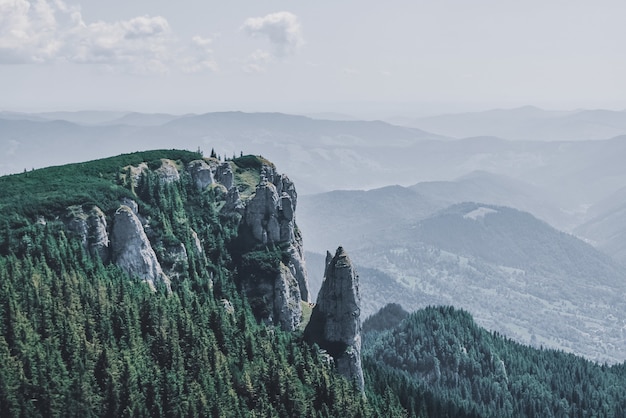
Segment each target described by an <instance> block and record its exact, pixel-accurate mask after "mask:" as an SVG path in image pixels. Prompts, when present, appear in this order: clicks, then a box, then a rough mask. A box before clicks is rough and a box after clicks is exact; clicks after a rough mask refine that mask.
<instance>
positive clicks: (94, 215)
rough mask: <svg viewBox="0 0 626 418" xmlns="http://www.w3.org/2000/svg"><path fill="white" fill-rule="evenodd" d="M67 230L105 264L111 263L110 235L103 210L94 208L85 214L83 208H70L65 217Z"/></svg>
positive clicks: (78, 206)
mask: <svg viewBox="0 0 626 418" xmlns="http://www.w3.org/2000/svg"><path fill="white" fill-rule="evenodd" d="M65 225H66V227H67V229H68V230H69V231H70V232H71V233H74V234H76V235H78V237H79V238H80V240H81V243H82V245H83V247H84V248H85V250H87V251H88V252H89V253H90V254H91V255H92V256H98V257H100V259H101V260H102V261H103V262H105V263H106V262H107V261H109V234H108V232H107V221H106V217H105V216H104V213H103V212H102V210H100V208H99V207H97V206H93V207H92V208H91V209H90V210H89V211H87V212H85V211H84V210H83V208H82V206H80V205H77V206H70V207H69V208H67V214H66V216H65Z"/></svg>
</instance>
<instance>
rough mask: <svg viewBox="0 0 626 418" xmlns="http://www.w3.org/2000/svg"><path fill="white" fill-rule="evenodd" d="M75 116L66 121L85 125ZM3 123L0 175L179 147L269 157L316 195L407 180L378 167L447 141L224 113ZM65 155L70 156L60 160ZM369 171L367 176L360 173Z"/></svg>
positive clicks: (408, 131)
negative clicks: (425, 144)
mask: <svg viewBox="0 0 626 418" xmlns="http://www.w3.org/2000/svg"><path fill="white" fill-rule="evenodd" d="M74 116H76V115H74V114H71V115H69V117H68V119H71V120H72V121H77V119H80V118H76V117H74ZM120 117H121V119H120ZM168 119H171V120H169V121H168ZM0 122H1V123H0V144H1V145H3V149H5V150H9V151H10V152H5V153H4V155H2V154H0V169H1V170H2V171H0V173H2V172H3V173H6V174H9V173H16V172H21V171H22V170H23V169H25V168H26V169H31V168H40V167H44V166H47V165H51V164H52V165H58V164H66V163H72V162H79V161H84V160H85V159H90V158H97V156H101V155H107V154H108V155H111V154H115V153H123V152H133V151H136V150H138V149H146V148H155V147H156V148H158V147H162V148H168V147H170V146H171V143H172V141H176V144H177V145H178V146H179V147H186V148H188V149H198V148H203V147H206V148H207V151H208V150H209V149H216V150H217V151H218V154H220V156H222V157H231V156H236V155H240V154H241V151H242V150H243V149H247V150H250V151H251V152H253V153H256V154H259V155H261V154H266V155H272V156H273V157H272V158H273V160H274V161H276V162H277V163H278V164H280V165H281V166H283V167H286V168H287V169H288V170H289V171H290V172H292V173H294V174H292V176H294V178H296V179H297V180H298V183H299V184H300V185H301V186H300V188H301V189H308V190H312V191H320V190H330V189H333V188H341V187H345V186H346V185H347V184H351V183H353V182H354V180H355V179H359V181H360V182H365V183H381V184H385V183H387V184H388V183H389V182H390V181H389V179H391V178H393V177H394V176H395V175H396V173H397V172H401V173H402V172H410V167H405V168H403V169H399V170H398V169H397V168H394V169H393V170H392V169H391V167H385V165H383V164H381V161H386V160H392V159H393V158H394V157H395V156H396V155H403V154H405V152H403V150H405V149H407V148H410V147H412V146H414V145H415V143H416V142H419V141H423V140H439V139H442V137H441V136H438V135H432V134H429V133H427V132H423V131H420V130H417V129H412V128H405V127H398V126H393V125H389V124H387V123H384V122H380V121H370V122H363V121H327V120H317V119H311V118H308V117H304V116H293V115H285V114H279V113H241V112H221V113H208V114H204V115H185V116H181V117H175V116H172V115H145V114H128V115H126V114H124V115H120V116H119V117H113V115H108V114H106V113H105V114H104V115H102V117H101V118H100V119H99V123H100V124H99V125H89V126H87V125H79V124H78V123H74V122H71V121H70V122H68V121H64V122H56V121H55V122H47V123H49V124H52V125H48V124H47V123H46V122H41V123H38V122H35V121H27V120H19V121H9V120H0ZM60 124H63V126H62V127H60V126H58V125H60ZM105 145H106V148H104V146H105ZM91 147H94V148H97V150H92V149H91ZM67 149H71V150H72V152H71V153H69V152H66V151H65V152H63V153H62V152H61V150H67ZM368 166H369V170H368V171H367V172H365V173H364V172H363V171H362V169H363V168H367V167H368ZM338 167H341V170H340V173H339V174H337V172H336V170H337V168H338ZM293 169H296V170H295V171H294V170H293Z"/></svg>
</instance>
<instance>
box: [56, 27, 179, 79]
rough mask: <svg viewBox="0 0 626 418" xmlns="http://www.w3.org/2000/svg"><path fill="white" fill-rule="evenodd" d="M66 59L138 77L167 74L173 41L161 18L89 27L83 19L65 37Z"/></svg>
mask: <svg viewBox="0 0 626 418" xmlns="http://www.w3.org/2000/svg"><path fill="white" fill-rule="evenodd" d="M65 40H66V43H65V48H64V51H63V52H64V58H65V59H67V60H69V61H71V62H77V63H88V64H105V65H107V66H109V67H111V68H113V69H121V70H125V71H128V72H135V73H164V72H167V71H168V64H169V61H170V60H171V59H172V53H171V51H172V50H173V48H172V43H173V37H172V35H171V31H170V28H169V24H168V23H167V20H166V19H165V18H163V17H161V16H154V17H151V16H140V17H135V18H132V19H130V20H123V21H119V22H113V23H108V22H102V21H98V22H95V23H90V24H86V23H85V22H83V20H82V18H81V19H80V20H79V21H78V24H77V25H76V26H75V27H73V28H71V29H69V30H67V32H66V33H65Z"/></svg>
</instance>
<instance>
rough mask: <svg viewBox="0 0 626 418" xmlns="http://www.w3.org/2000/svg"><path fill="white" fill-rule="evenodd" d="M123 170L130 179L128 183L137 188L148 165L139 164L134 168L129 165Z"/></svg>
mask: <svg viewBox="0 0 626 418" xmlns="http://www.w3.org/2000/svg"><path fill="white" fill-rule="evenodd" d="M125 169H126V170H127V172H128V176H129V177H130V183H131V185H132V186H133V187H138V186H139V182H140V181H141V177H142V176H143V173H144V172H146V171H147V170H149V169H148V164H146V163H141V164H139V165H137V166H136V167H135V166H132V165H129V166H127V167H125Z"/></svg>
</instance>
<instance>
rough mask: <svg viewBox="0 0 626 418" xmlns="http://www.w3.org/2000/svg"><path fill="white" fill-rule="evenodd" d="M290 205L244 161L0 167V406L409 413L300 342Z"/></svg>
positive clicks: (190, 158) (266, 165)
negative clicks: (6, 170)
mask: <svg viewBox="0 0 626 418" xmlns="http://www.w3.org/2000/svg"><path fill="white" fill-rule="evenodd" d="M295 207H296V193H295V186H294V185H293V183H292V182H290V180H289V179H288V177H286V176H284V175H280V174H278V173H277V172H276V169H275V166H274V165H273V164H272V163H271V162H269V161H267V160H265V159H263V158H261V157H256V156H251V155H249V156H242V157H240V158H238V159H235V160H232V161H218V160H216V159H213V158H202V156H201V155H200V154H198V153H194V152H189V151H177V150H157V151H146V152H137V153H131V154H123V155H119V156H116V157H111V158H107V159H101V160H95V161H90V162H85V163H77V164H71V165H65V166H58V167H50V168H45V169H40V170H33V171H29V172H26V173H22V174H16V175H12V176H4V177H0V228H1V230H2V232H1V234H0V364H2V367H1V368H0V415H1V416H19V415H24V416H33V417H40V416H41V417H43V416H59V415H63V416H121V415H128V416H252V415H254V414H256V415H261V416H319V415H320V414H322V415H323V416H337V415H339V414H346V413H348V414H349V415H353V416H382V415H385V416H388V415H389V414H388V413H387V412H385V411H386V410H387V409H388V408H390V407H391V408H394V409H396V410H397V411H396V412H395V413H392V414H391V415H389V416H403V415H404V414H405V413H406V411H405V410H404V409H403V408H402V407H401V406H400V405H399V403H398V401H397V400H390V399H386V400H384V401H383V393H384V387H382V388H376V387H373V386H372V385H370V384H367V385H366V386H365V387H364V390H365V392H366V394H367V399H368V401H367V403H366V402H365V397H363V395H362V393H361V391H360V390H359V389H358V388H355V387H354V386H353V385H352V384H351V383H350V382H349V381H348V380H346V379H344V378H342V377H341V376H340V375H338V374H337V373H336V372H335V367H334V366H333V364H332V361H328V358H327V356H326V355H324V354H323V353H320V352H319V351H318V350H317V349H316V348H315V347H312V346H310V345H308V344H306V343H304V342H303V340H302V332H301V331H300V329H301V326H305V325H306V324H305V323H301V321H302V320H303V319H304V318H305V317H306V315H305V314H304V312H303V311H306V310H307V309H310V307H309V303H308V302H307V299H308V296H307V294H306V293H307V292H306V290H307V289H306V288H307V284H306V276H303V281H300V278H301V277H302V274H303V271H302V269H303V264H304V263H303V260H302V259H301V258H300V256H301V254H300V253H299V252H300V251H301V250H302V249H301V247H299V245H300V238H299V235H298V232H297V229H296V227H295V224H294V222H293V214H294V212H295ZM266 217H267V218H268V219H272V220H273V221H272V222H270V223H264V222H263V220H264V219H265V218H266ZM318 301H319V298H318Z"/></svg>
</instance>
